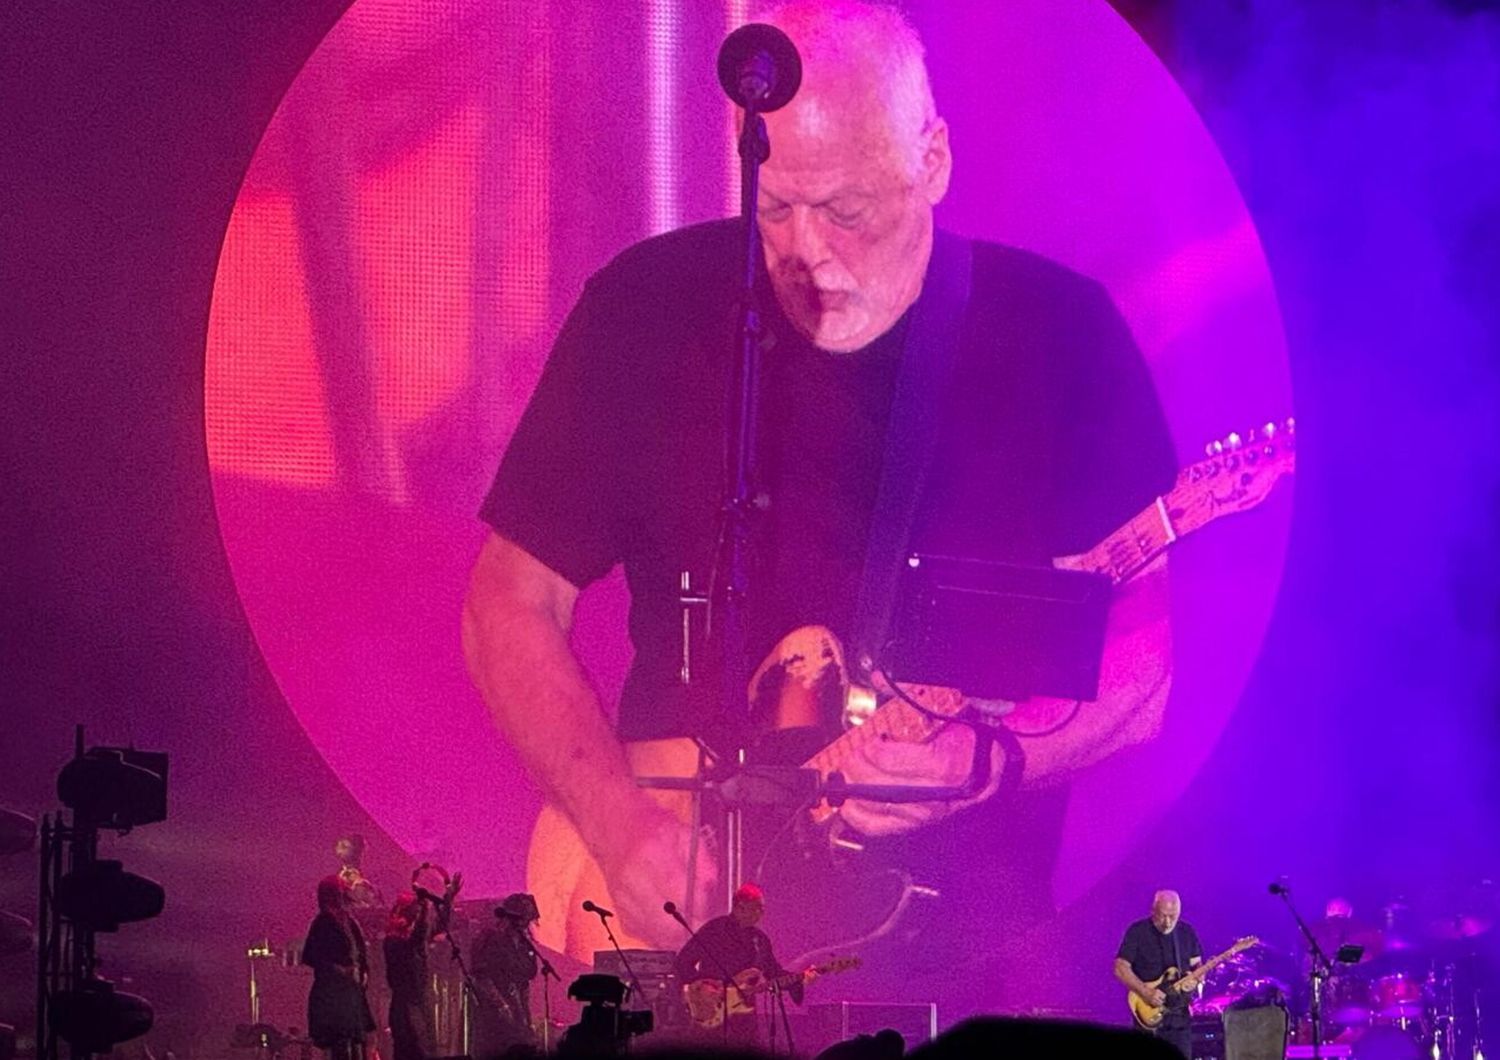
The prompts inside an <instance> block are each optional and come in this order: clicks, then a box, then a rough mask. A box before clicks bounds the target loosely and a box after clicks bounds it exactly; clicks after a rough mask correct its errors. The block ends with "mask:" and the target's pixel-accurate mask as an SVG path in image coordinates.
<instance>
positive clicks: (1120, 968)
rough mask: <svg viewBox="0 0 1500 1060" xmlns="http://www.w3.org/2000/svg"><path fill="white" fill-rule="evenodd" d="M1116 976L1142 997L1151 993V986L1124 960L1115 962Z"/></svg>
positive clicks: (1127, 987)
mask: <svg viewBox="0 0 1500 1060" xmlns="http://www.w3.org/2000/svg"><path fill="white" fill-rule="evenodd" d="M1115 978H1116V979H1118V980H1119V981H1120V982H1121V983H1123V984H1124V985H1125V987H1126V989H1128V990H1130V991H1131V992H1133V993H1136V994H1140V995H1141V996H1142V997H1144V996H1146V995H1147V994H1150V993H1151V988H1150V987H1149V986H1147V985H1146V984H1145V983H1144V982H1143V981H1142V980H1141V978H1140V977H1139V976H1137V975H1136V974H1135V972H1134V971H1133V970H1132V969H1131V967H1130V965H1129V964H1127V963H1125V962H1123V961H1121V962H1118V963H1116V964H1115Z"/></svg>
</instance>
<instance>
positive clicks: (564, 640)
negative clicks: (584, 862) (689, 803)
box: [463, 533, 661, 861]
mask: <svg viewBox="0 0 1500 1060" xmlns="http://www.w3.org/2000/svg"><path fill="white" fill-rule="evenodd" d="M577 599H578V590H577V589H576V588H574V586H573V585H572V584H571V583H570V582H569V581H568V580H567V579H566V578H564V577H562V576H561V575H560V574H558V573H556V572H555V571H553V570H551V569H550V568H549V567H547V566H546V565H545V564H543V563H542V562H541V561H539V560H537V559H536V558H534V557H533V556H532V555H531V554H530V553H528V552H526V551H525V550H523V549H521V548H520V547H519V546H517V545H514V544H512V543H511V542H510V541H507V540H506V539H505V538H503V537H501V536H500V535H498V534H493V533H492V534H491V535H490V536H489V539H488V540H486V541H485V543H484V548H483V549H482V550H481V552H480V554H479V559H478V561H477V562H476V563H475V565H474V572H473V575H472V576H471V578H470V582H469V593H468V596H467V598H466V599H465V601H464V613H463V647H464V658H465V659H466V660H467V662H468V665H469V674H470V676H471V677H472V678H473V680H474V684H475V685H476V686H477V687H478V689H479V692H480V695H482V696H483V697H484V702H485V704H486V705H487V706H488V707H489V710H490V713H491V715H493V716H494V718H495V721H496V723H497V724H498V725H499V727H500V730H501V732H502V733H503V734H504V735H505V737H506V739H507V740H508V741H509V742H510V744H511V746H512V747H514V748H515V749H516V752H517V754H519V755H520V757H521V761H522V763H523V764H524V765H525V766H526V768H527V770H528V771H529V772H530V774H531V776H532V777H533V778H534V779H535V780H536V782H537V783H538V784H539V785H540V786H541V788H542V791H543V793H544V794H545V795H546V796H547V798H548V799H549V800H550V801H551V802H552V803H553V804H554V805H556V806H557V807H558V808H559V809H561V810H562V811H563V812H564V813H565V814H566V815H567V816H568V818H569V819H570V820H571V821H572V822H573V824H574V827H576V828H577V829H578V830H579V834H580V835H581V836H582V838H583V840H584V843H585V844H586V845H587V846H588V847H589V849H590V850H591V851H594V852H595V853H596V856H598V857H600V858H601V860H605V861H609V860H618V859H620V858H622V857H624V856H625V853H626V851H625V850H624V849H623V847H624V846H626V845H628V842H629V840H630V838H631V837H632V835H633V834H638V833H634V832H633V829H632V820H633V819H634V821H635V824H637V825H638V824H639V820H640V818H639V816H638V815H639V814H641V813H646V814H648V815H649V814H654V813H659V812H661V811H660V808H659V807H657V806H656V805H655V804H654V803H651V802H650V800H649V799H647V798H646V797H645V796H644V795H643V793H642V792H641V791H640V790H639V789H638V788H637V787H636V785H635V782H634V780H632V778H631V775H630V769H629V767H628V765H627V764H626V761H625V754H624V751H623V749H622V748H621V746H620V741H619V740H618V738H617V737H616V736H615V733H614V730H613V729H612V728H611V727H610V724H609V720H608V719H607V718H606V717H605V716H604V712H603V711H602V710H601V709H600V706H599V700H598V697H597V696H596V695H595V694H594V692H593V690H592V689H591V688H590V687H589V684H588V681H587V680H586V679H585V677H584V675H583V671H582V670H581V669H580V667H579V665H578V660H577V659H576V658H575V656H574V655H573V651H572V648H571V647H570V646H569V644H568V633H569V631H570V630H571V628H572V624H573V607H574V604H575V603H576V601H577Z"/></svg>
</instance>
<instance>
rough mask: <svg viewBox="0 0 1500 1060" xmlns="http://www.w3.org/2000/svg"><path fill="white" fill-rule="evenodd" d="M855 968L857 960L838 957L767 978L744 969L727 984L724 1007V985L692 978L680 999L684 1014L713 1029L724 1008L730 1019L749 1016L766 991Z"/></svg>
mask: <svg viewBox="0 0 1500 1060" xmlns="http://www.w3.org/2000/svg"><path fill="white" fill-rule="evenodd" d="M859 965H860V959H859V958H858V957H840V958H838V959H837V960H832V961H829V962H828V963H827V964H820V965H818V966H817V967H815V968H808V969H805V970H803V971H800V972H787V973H786V974H785V975H776V976H770V977H767V976H766V974H765V973H764V972H762V971H761V970H760V969H759V968H746V969H745V970H744V971H743V972H740V974H739V975H736V976H735V977H734V980H733V982H732V983H731V984H730V986H729V990H728V995H729V996H728V999H727V1001H728V1004H727V1005H726V1004H725V1001H726V998H725V989H724V983H723V982H722V981H721V980H718V979H695V980H694V981H693V982H691V983H688V984H687V985H686V986H684V987H683V999H684V1000H685V1001H686V1002H687V1009H688V1015H689V1016H690V1017H691V1018H692V1021H693V1022H694V1023H696V1024H697V1025H698V1026H700V1027H717V1026H719V1025H720V1024H721V1023H723V1022H724V1017H725V1014H726V1012H725V1010H726V1008H727V1010H728V1015H730V1016H740V1015H745V1014H747V1013H753V1012H754V1011H755V998H756V995H758V994H764V993H766V992H767V991H770V990H784V989H786V988H787V987H789V986H793V985H794V984H796V983H799V982H802V981H803V980H805V979H806V978H807V977H808V973H813V974H815V975H829V974H831V973H834V972H843V971H848V970H849V969H851V968H858V967H859Z"/></svg>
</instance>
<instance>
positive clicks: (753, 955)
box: [676, 883, 815, 1044]
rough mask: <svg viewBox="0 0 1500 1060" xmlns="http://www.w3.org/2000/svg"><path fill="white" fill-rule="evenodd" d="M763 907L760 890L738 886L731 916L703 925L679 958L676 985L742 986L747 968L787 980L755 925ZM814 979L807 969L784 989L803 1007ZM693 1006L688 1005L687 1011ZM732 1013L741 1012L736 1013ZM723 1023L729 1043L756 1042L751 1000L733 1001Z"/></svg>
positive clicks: (763, 974) (762, 933) (680, 953)
mask: <svg viewBox="0 0 1500 1060" xmlns="http://www.w3.org/2000/svg"><path fill="white" fill-rule="evenodd" d="M765 908H766V906H765V894H764V893H763V892H762V891H761V889H760V888H759V887H758V886H756V885H755V884H753V883H747V884H744V885H743V886H741V887H740V889H739V890H737V891H735V892H734V905H733V906H732V907H731V908H730V911H729V915H727V916H718V917H714V918H713V919H712V920H710V921H708V922H707V923H705V924H704V925H703V926H702V927H701V928H699V929H698V931H697V932H696V933H695V934H694V935H693V937H692V938H690V939H689V940H688V941H687V944H686V945H685V946H683V947H682V950H681V951H680V952H679V953H678V954H677V967H676V973H677V981H678V982H679V983H682V984H685V985H686V984H693V983H698V982H700V981H703V980H707V981H709V982H711V983H712V984H714V986H712V987H710V986H708V984H707V983H705V984H704V986H705V988H706V989H722V987H723V983H724V980H726V979H731V980H735V981H736V982H740V983H742V984H743V983H744V981H745V977H744V976H743V973H745V972H747V971H749V970H750V969H756V970H758V971H759V972H760V973H761V977H762V978H764V979H774V978H777V977H782V976H786V975H787V974H788V973H787V971H786V969H785V968H783V967H782V966H781V962H780V961H778V960H777V959H776V954H775V953H774V952H773V951H772V949H771V940H770V938H769V937H768V936H767V935H766V933H765V932H764V931H762V930H761V929H760V928H759V927H757V926H756V925H757V924H759V923H760V920H761V917H762V916H764V915H765ZM814 974H815V973H814V972H813V971H812V970H811V969H808V970H807V971H805V972H803V973H802V974H801V975H799V976H798V977H797V978H795V979H793V980H792V981H791V983H790V984H789V985H788V986H787V987H786V991H787V993H788V994H790V995H791V998H792V1000H793V1001H795V1002H796V1003H797V1004H799V1005H800V1004H801V1003H802V994H803V988H804V987H805V986H806V985H807V984H808V983H809V982H811V981H812V979H813V976H814ZM692 1007H693V1006H692V1005H691V1003H690V1004H689V1009H691V1008H692ZM736 1008H739V1009H740V1011H738V1012H736V1011H735V1009H736ZM696 1018H697V1014H695V1019H696ZM726 1022H727V1025H728V1030H727V1034H726V1037H728V1039H729V1040H730V1041H733V1042H738V1043H741V1044H749V1043H753V1042H754V1041H755V1038H756V1021H755V1000H754V995H752V996H750V997H748V998H743V999H741V1002H740V1003H737V1002H736V1000H735V998H734V997H733V996H731V998H730V1005H729V1014H728V1016H727V1018H726ZM721 1033H723V1032H721Z"/></svg>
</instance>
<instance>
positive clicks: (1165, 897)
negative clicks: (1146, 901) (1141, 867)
mask: <svg viewBox="0 0 1500 1060" xmlns="http://www.w3.org/2000/svg"><path fill="white" fill-rule="evenodd" d="M1180 919H1182V896H1181V895H1179V894H1178V893H1177V892H1176V891H1169V890H1161V891H1157V892H1156V894H1154V895H1152V896H1151V923H1153V924H1155V925H1156V930H1158V931H1160V932H1161V933H1162V934H1164V935H1169V934H1171V933H1172V930H1173V929H1174V928H1176V927H1177V921H1178V920H1180Z"/></svg>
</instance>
